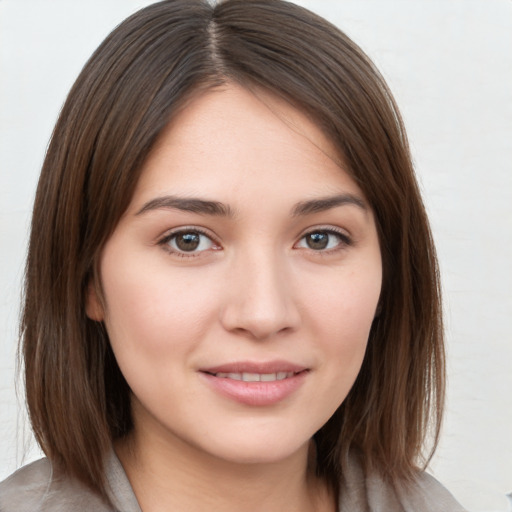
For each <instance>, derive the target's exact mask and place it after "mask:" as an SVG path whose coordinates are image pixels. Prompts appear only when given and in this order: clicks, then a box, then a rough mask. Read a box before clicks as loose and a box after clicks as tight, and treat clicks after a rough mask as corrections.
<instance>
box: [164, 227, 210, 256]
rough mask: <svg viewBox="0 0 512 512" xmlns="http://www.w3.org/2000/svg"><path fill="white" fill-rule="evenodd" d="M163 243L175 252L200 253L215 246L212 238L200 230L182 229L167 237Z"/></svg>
mask: <svg viewBox="0 0 512 512" xmlns="http://www.w3.org/2000/svg"><path fill="white" fill-rule="evenodd" d="M163 243H165V244H166V245H167V246H168V247H169V248H170V250H171V252H175V253H199V252H202V251H206V250H208V249H211V248H213V246H214V243H213V241H212V240H211V238H209V237H208V236H206V235H205V234H203V233H201V232H200V231H180V232H178V233H174V234H172V235H170V236H169V237H167V238H166V239H165V240H164V241H163Z"/></svg>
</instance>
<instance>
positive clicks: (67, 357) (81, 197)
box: [21, 0, 444, 496]
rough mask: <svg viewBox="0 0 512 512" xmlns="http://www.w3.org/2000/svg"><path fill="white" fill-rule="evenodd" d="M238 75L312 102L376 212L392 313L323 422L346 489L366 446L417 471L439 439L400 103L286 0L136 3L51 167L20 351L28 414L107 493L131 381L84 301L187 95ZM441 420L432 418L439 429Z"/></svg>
mask: <svg viewBox="0 0 512 512" xmlns="http://www.w3.org/2000/svg"><path fill="white" fill-rule="evenodd" d="M226 82H234V83H238V84H241V85H242V86H245V87H258V88H264V89H266V90H268V91H271V92H273V93H274V94H278V95H280V96H281V97H283V98H284V99H286V100H287V101H289V102H291V103H292V104H293V105H294V106H296V107H297V108H300V109H301V110H302V111H304V112H306V113H307V114H308V115H310V116H311V117H312V118H313V119H314V120H315V121H316V122H317V124H318V125H319V126H320V127H321V128H322V129H323V130H324V131H325V133H326V134H327V136H328V137H329V138H330V139H331V140H332V142H333V143H334V144H335V146H336V147H337V148H338V150H339V152H340V155H342V158H343V161H344V163H345V164H346V166H347V170H348V172H349V173H350V174H351V176H352V178H353V179H354V180H355V181H356V182H357V184H358V185H359V187H360V188H361V190H362V191H363V193H364V195H365V196H366V198H367V200H368V202H369V204H370V205H371V208H372V209H373V212H374V216H375V222H376V225H377V230H378V235H379V240H380V247H381V253H382V262H383V286H382V292H381V298H380V305H379V313H378V315H377V317H376V319H375V320H374V323H373V325H372V329H371V333H370V338H369V343H368V348H367V352H366V355H365V358H364V362H363V365H362V368H361V371H360V373H359V375H358V377H357V380H356V382H355V384H354V386H353V387H352V389H351V391H350V393H349V395H348V396H347V398H346V399H345V401H344V402H343V404H342V405H341V406H340V407H339V409H338V410H337V411H336V413H335V414H334V415H333V416H332V418H331V419H330V420H329V421H328V422H327V424H326V425H325V426H324V427H322V428H321V429H320V430H319V431H318V432H317V433H316V434H315V441H316V446H317V459H318V460H317V471H318V474H319V475H321V476H323V477H325V478H326V479H327V480H328V482H329V483H330V484H331V485H332V487H333V488H337V486H338V484H339V482H340V479H341V473H342V465H343V462H342V461H343V460H344V457H345V456H346V455H347V453H348V451H349V450H351V449H353V448H355V449H357V450H358V451H359V453H360V454H361V459H362V461H363V464H364V465H365V467H366V468H367V469H377V470H379V471H381V472H382V474H383V475H384V476H385V477H387V478H389V479H390V481H397V479H407V478H410V477H411V476H412V475H413V474H414V473H415V471H417V470H418V468H419V467H420V466H421V464H424V463H425V461H427V460H428V458H429V456H431V454H432V451H433V449H432V450H431V451H429V452H427V453H426V454H423V455H422V450H423V446H424V441H425V438H426V436H427V434H428V433H430V439H431V440H432V441H433V442H432V443H431V446H434V447H435V444H436V443H437V439H438V435H439V429H440V421H441V412H442V403H443V397H444V351H443V338H442V324H441V306H440V289H439V281H438V268H437V262H436V255H435V250H434V246H433V242H432V237H431V233H430V229H429V225H428V220H427V217H426V214H425V209H424V206H423V203H422V200H421V197H420V193H419V190H418V185H417V182H416V180H415V176H414V171H413V167H412V163H411V157H410V154H409V150H408V145H407V139H406V134H405V131H404V127H403V124H402V121H401V118H400V114H399V112H398V110H397V107H396V105H395V102H394V100H393V98H392V95H391V93H390V92H389V90H388V88H387V86H386V84H385V82H384V80H383V79H382V77H381V75H380V74H379V73H378V71H377V70H376V69H375V67H374V66H373V64H372V63H371V61H370V60H369V59H368V57H367V56H366V55H365V54H364V53H363V52H362V50H361V49H360V48H359V47H358V46H356V45H355V44H354V43H353V42H352V41H351V40H350V39H349V38H348V37H347V36H346V35H345V34H343V33H342V32H341V31H340V30H338V29H337V28H336V27H334V26H333V25H331V24H330V23H328V22H327V21H325V20H324V19H322V18H320V17H318V16H316V15H314V14H312V13H311V12H309V11H307V10H305V9H303V8H301V7H298V6H296V5H293V4H291V3H287V2H284V1H281V0H227V1H225V2H221V3H219V4H217V5H213V6H212V5H210V4H209V3H208V2H207V1H206V0H167V1H163V2H160V3H157V4H154V5H151V6H149V7H147V8H145V9H142V10H141V11H139V12H138V13H136V14H134V15H133V16H131V17H130V18H128V19H127V20H125V21H124V22H123V23H122V24H121V25H119V26H118V27H117V28H116V29H115V30H114V31H113V32H112V33H111V34H110V35H109V36H108V37H107V39H106V40H105V41H104V42H103V43H102V44H101V45H100V47H99V48H98V49H97V50H96V52H95V53H94V54H93V56H92V57H91V58H90V60H89V61H88V62H87V64H86V65H85V67H84V69H83V71H82V72H81V74H80V76H79V77H78V79H77V81H76V82H75V84H74V86H73V88H72V89H71V92H70V93H69V96H68V98H67V101H66V102H65V104H64V106H63V108H62V111H61V113H60V117H59V119H58V122H57V124H56V126H55V130H54V132H53V135H52V139H51V142H50V145H49V148H48V151H47V155H46V159H45V161H44V165H43V168H42V172H41V176H40V180H39V185H38V189H37V195H36V200H35V206H34V212H33V219H32V228H31V236H30V245H29V253H28V260H27V267H26V281H25V303H24V312H23V317H22V326H21V327H22V328H21V353H22V355H23V357H24V366H25V383H26V396H27V403H28V409H29V414H30V419H31V423H32V426H33V430H34V432H35V436H36V438H37V441H38V443H39V444H40V446H41V447H42V449H43V451H44V452H45V453H46V455H47V456H48V457H49V459H50V460H51V461H52V462H53V464H54V465H55V466H56V467H58V468H60V469H61V470H63V471H64V472H66V473H67V474H68V475H71V476H74V477H76V478H78V479H79V480H80V481H82V482H83V483H85V484H86V485H88V486H89V487H91V488H92V489H94V490H95V491H97V492H98V493H99V494H101V495H103V496H106V484H105V476H104V468H103V458H104V455H105V453H106V452H107V451H108V450H110V449H111V445H112V442H113V440H115V439H118V438H120V437H122V436H124V435H125V434H126V433H127V432H129V431H130V429H131V428H132V420H131V412H130V390H129V388H128V385H127V383H126V382H125V380H124V378H123V376H122V374H121V372H120V370H119V368H118V366H117V363H116V360H115V358H114V356H113V353H112V351H111V348H110V345H109V340H108V336H107V334H106V331H105V329H104V326H103V325H102V324H101V323H98V322H94V321H92V320H90V319H89V318H88V317H87V315H86V311H85V298H86V294H87V289H88V287H89V286H91V283H92V285H96V286H99V287H100V288H101V283H98V276H99V274H98V268H97V267H98V261H99V256H100V253H101V251H102V248H103V246H104V244H105V242H106V240H107V239H108V238H109V236H110V235H111V233H112V232H113V230H114V229H115V227H116V225H117V223H118V221H119V219H120V217H121V215H122V214H123V212H124V211H125V209H126V208H127V206H128V204H129V202H130V200H131V197H132V193H133V190H134V187H135V185H136V183H137V180H138V178H139V174H140V172H141V167H142V165H143V163H144V161H145V159H146V157H147V155H148V153H149V151H150V150H151V148H152V147H153V145H154V143H155V141H156V139H157V138H158V136H159V134H160V133H161V132H162V130H163V128H164V127H165V126H166V125H167V124H168V123H169V121H170V120H171V119H172V118H173V115H174V114H175V113H176V112H177V110H178V109H179V108H180V107H182V106H183V105H184V103H185V102H186V101H187V99H188V98H190V97H191V95H193V94H194V93H197V92H198V91H200V90H204V89H206V88H209V87H214V86H217V85H220V84H222V83H226ZM429 426H430V427H431V429H430V430H429Z"/></svg>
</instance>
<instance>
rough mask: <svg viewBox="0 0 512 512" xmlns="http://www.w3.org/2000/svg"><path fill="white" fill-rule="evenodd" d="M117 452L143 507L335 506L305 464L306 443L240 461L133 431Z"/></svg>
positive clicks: (303, 511)
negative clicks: (273, 458)
mask: <svg viewBox="0 0 512 512" xmlns="http://www.w3.org/2000/svg"><path fill="white" fill-rule="evenodd" d="M116 452H117V454H118V456H119V459H120V460H121V462H122V464H123V466H124V469H125V471H126V474H127V476H128V479H129V480H130V483H131V485H132V487H133V490H134V492H135V495H136V497H137V500H138V501H139V504H140V507H141V509H142V510H143V512H159V511H164V510H187V511H189V512H196V511H197V512H199V511H201V512H202V511H204V510H210V511H211V512H215V511H219V512H220V511H222V512H231V511H237V512H240V511H244V512H263V511H264V512H283V511H284V510H286V511H293V512H312V511H322V512H324V511H328V512H331V511H333V510H334V500H333V498H332V496H330V494H329V492H328V490H327V486H326V485H325V483H324V482H322V481H320V480H319V479H318V478H317V477H316V476H315V475H314V468H313V467H311V464H308V458H309V457H308V455H309V447H308V446H307V445H305V446H304V447H303V448H302V449H301V450H299V451H298V452H297V453H294V454H292V455H291V456H290V457H288V458H287V459H285V460H280V461H277V462H270V463H251V464H243V463H236V462H230V461H226V460H222V459H219V458H217V457H214V456H212V455H210V454H205V453H204V452H202V451H200V450H198V449H197V448H195V447H194V446H191V445H189V444H187V443H185V442H183V441H181V440H179V439H174V440H173V442H172V443H169V442H166V441H165V440H163V439H158V438H156V439H155V438H152V437H151V436H147V435H144V433H137V430H135V431H134V432H133V434H132V435H130V436H128V437H127V438H125V439H123V440H121V441H120V442H119V443H118V444H117V445H116Z"/></svg>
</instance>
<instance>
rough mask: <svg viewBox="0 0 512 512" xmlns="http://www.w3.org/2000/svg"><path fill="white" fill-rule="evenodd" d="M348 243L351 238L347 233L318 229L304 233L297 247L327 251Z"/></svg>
mask: <svg viewBox="0 0 512 512" xmlns="http://www.w3.org/2000/svg"><path fill="white" fill-rule="evenodd" d="M348 245H351V240H350V238H349V237H348V236H347V235H344V234H342V233H338V232H337V231H334V230H328V229H319V230H317V231H311V232H309V233H307V234H306V235H304V236H303V237H302V238H301V239H300V240H299V243H298V244H297V247H299V248H301V249H311V250H313V251H328V250H330V249H337V248H342V247H346V246H348Z"/></svg>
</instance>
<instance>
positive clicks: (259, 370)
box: [199, 361, 310, 406]
mask: <svg viewBox="0 0 512 512" xmlns="http://www.w3.org/2000/svg"><path fill="white" fill-rule="evenodd" d="M309 372H310V369H309V368H306V367H304V366H299V365H295V364H291V363H288V362H283V361H281V362H279V361H276V362H270V363H251V362H240V363H232V364H226V365H221V366H217V367H214V368H206V369H202V370H200V372H199V373H200V374H201V375H203V377H204V380H205V382H206V383H207V384H208V386H209V387H210V389H212V390H213V391H214V392H215V393H217V394H219V395H220V396H222V397H224V398H228V399H230V400H234V401H235V402H238V403H241V404H244V405H250V406H269V405H274V404H277V403H279V402H281V401H283V400H285V399H286V398H288V397H289V396H291V395H293V394H294V393H295V392H296V391H297V390H298V389H299V388H300V387H301V386H302V384H303V383H304V381H305V380H306V377H307V375H308V374H309Z"/></svg>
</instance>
